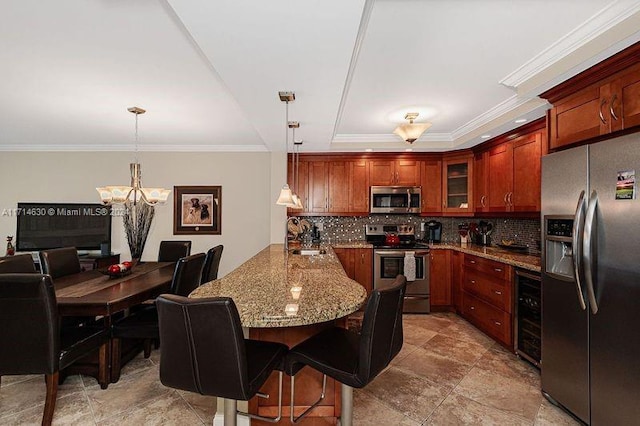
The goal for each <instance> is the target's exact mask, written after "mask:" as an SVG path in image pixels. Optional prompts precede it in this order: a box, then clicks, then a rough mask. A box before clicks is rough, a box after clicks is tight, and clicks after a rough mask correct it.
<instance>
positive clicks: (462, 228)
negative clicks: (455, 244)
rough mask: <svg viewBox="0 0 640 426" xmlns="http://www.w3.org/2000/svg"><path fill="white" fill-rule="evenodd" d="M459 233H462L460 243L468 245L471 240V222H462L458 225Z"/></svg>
mask: <svg viewBox="0 0 640 426" xmlns="http://www.w3.org/2000/svg"><path fill="white" fill-rule="evenodd" d="M458 234H460V244H462V245H467V244H468V243H469V241H471V235H470V233H469V224H467V223H464V222H463V223H461V224H459V225H458Z"/></svg>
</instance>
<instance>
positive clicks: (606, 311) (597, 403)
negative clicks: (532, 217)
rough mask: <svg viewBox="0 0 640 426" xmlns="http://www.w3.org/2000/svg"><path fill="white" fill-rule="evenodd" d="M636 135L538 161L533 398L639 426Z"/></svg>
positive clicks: (607, 421) (594, 418) (603, 421)
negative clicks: (537, 356) (538, 379)
mask: <svg viewBox="0 0 640 426" xmlns="http://www.w3.org/2000/svg"><path fill="white" fill-rule="evenodd" d="M637 170H640V133H637V134H631V135H626V136H622V137H619V138H616V139H613V140H607V141H603V142H599V143H597V144H593V145H589V146H581V147H577V148H573V149H570V150H566V151H561V152H558V153H554V154H550V155H547V156H545V157H544V158H543V159H542V235H543V240H544V246H543V253H542V365H541V368H542V390H543V393H544V394H545V396H547V397H548V398H550V399H551V400H552V401H555V402H556V403H557V404H559V405H561V406H562V407H564V408H565V409H567V410H568V411H570V412H571V413H573V414H574V415H575V416H576V417H578V418H580V419H581V420H582V421H583V422H585V423H587V424H591V425H627V424H640V200H639V198H638V197H637V193H636V184H635V171H637Z"/></svg>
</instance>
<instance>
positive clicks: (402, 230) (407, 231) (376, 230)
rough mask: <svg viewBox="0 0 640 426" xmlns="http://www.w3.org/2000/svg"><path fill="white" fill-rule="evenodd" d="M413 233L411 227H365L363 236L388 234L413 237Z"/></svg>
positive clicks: (413, 229)
mask: <svg viewBox="0 0 640 426" xmlns="http://www.w3.org/2000/svg"><path fill="white" fill-rule="evenodd" d="M414 231H415V228H414V227H413V225H367V226H366V227H365V235H386V234H389V233H394V234H397V235H413V234H414Z"/></svg>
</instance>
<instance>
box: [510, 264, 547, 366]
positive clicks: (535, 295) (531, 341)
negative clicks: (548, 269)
mask: <svg viewBox="0 0 640 426" xmlns="http://www.w3.org/2000/svg"><path fill="white" fill-rule="evenodd" d="M515 287H516V304H515V305H516V306H515V308H516V321H515V327H514V328H515V330H514V331H515V339H514V340H515V346H516V348H515V349H516V354H518V356H520V357H522V358H524V359H526V360H527V361H529V362H531V363H532V364H533V365H535V366H536V367H538V368H540V359H541V347H542V339H541V335H542V333H541V331H542V326H541V319H542V295H541V279H540V274H538V273H535V272H532V271H525V270H521V269H517V270H516V286H515Z"/></svg>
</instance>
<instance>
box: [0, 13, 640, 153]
mask: <svg viewBox="0 0 640 426" xmlns="http://www.w3.org/2000/svg"><path fill="white" fill-rule="evenodd" d="M637 28H640V1H631V0H620V1H611V0H537V1H534V0H523V1H517V2H514V1H508V0H453V1H442V0H440V1H436V0H375V1H373V0H348V1H345V0H302V1H301V0H273V1H268V2H265V1H260V0H216V1H211V0H137V1H135V2H124V1H111V0H95V1H86V0H63V1H62V2H42V1H37V0H22V1H20V2H10V4H9V5H5V6H4V7H3V13H2V15H0V61H1V63H2V64H3V66H2V67H0V92H1V93H2V94H3V96H2V99H1V100H0V150H5V151H6V150H131V149H133V129H134V119H133V116H132V115H131V114H129V113H127V111H126V108H127V107H129V106H140V107H143V108H145V109H147V111H148V112H147V114H145V115H143V116H141V117H140V144H139V149H140V150H154V151H282V150H284V149H285V147H284V145H285V140H284V138H285V133H284V132H285V106H284V104H283V103H282V102H280V101H279V99H278V96H277V92H278V91H280V90H291V91H295V92H296V101H295V102H293V103H291V104H290V108H289V110H290V119H292V120H297V121H300V123H301V127H300V129H299V130H298V131H297V133H296V138H301V139H303V140H304V144H303V148H302V150H303V151H308V152H309V151H362V150H363V149H365V148H373V149H374V150H380V151H400V150H404V149H405V148H408V145H407V144H406V143H404V142H402V141H400V140H399V138H398V137H397V136H395V135H393V134H392V131H393V129H394V128H395V127H396V126H397V125H398V124H399V123H401V122H402V121H403V118H402V117H403V116H404V113H406V112H408V111H418V112H420V113H421V116H420V117H419V118H418V121H427V120H428V121H430V122H432V123H433V126H432V127H431V128H430V129H429V130H428V131H427V132H426V133H425V134H424V135H423V136H422V137H421V138H420V139H418V141H416V142H415V143H414V144H413V145H412V146H411V148H413V149H414V150H416V151H439V150H450V149H456V148H462V147H467V146H472V145H474V144H477V143H479V142H481V141H482V140H483V139H482V138H481V136H482V135H487V134H491V135H493V136H495V135H498V134H500V133H502V132H504V131H507V130H510V129H511V128H514V127H516V126H518V124H515V123H514V120H515V119H517V118H523V117H524V118H527V119H535V118H538V117H541V116H543V115H544V113H545V110H546V109H547V108H548V105H547V104H546V103H545V102H544V101H541V100H540V99H538V98H537V95H538V94H539V93H540V92H541V91H542V90H544V89H546V88H549V87H551V86H553V85H554V84H557V83H558V82H560V81H563V80H564V79H566V78H568V77H570V76H571V75H574V74H576V73H578V72H579V71H581V70H583V69H585V68H587V67H588V66H591V65H593V64H594V63H596V62H597V61H599V60H601V59H604V58H605V57H607V56H610V55H611V54H613V53H615V52H617V51H619V50H621V49H623V48H624V47H627V46H629V45H630V44H632V43H634V42H636V41H638V40H640V33H639V32H638V31H637ZM290 149H291V148H290Z"/></svg>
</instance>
